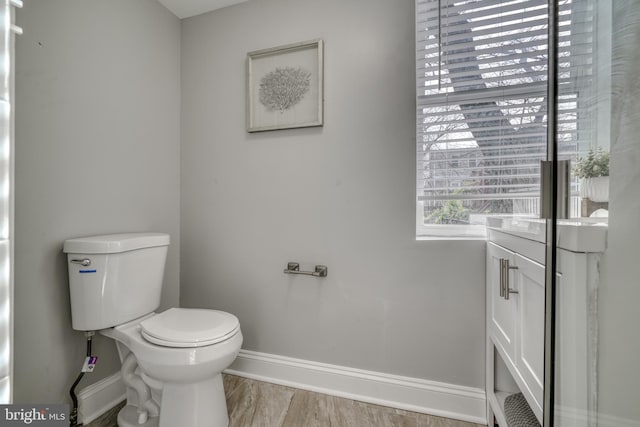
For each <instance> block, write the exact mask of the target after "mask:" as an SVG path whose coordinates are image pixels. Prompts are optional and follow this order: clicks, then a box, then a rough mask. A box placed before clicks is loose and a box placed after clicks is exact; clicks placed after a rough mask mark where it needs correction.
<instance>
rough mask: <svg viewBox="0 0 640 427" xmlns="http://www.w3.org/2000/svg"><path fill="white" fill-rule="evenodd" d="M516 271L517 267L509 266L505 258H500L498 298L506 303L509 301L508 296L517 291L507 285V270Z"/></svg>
mask: <svg viewBox="0 0 640 427" xmlns="http://www.w3.org/2000/svg"><path fill="white" fill-rule="evenodd" d="M517 269H518V267H517V266H515V265H509V260H508V259H507V258H500V296H501V297H502V298H504V299H506V300H507V301H508V300H509V295H511V294H517V293H518V291H516V290H515V289H513V288H511V287H510V285H509V270H517Z"/></svg>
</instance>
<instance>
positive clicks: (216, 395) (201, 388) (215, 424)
mask: <svg viewBox="0 0 640 427" xmlns="http://www.w3.org/2000/svg"><path fill="white" fill-rule="evenodd" d="M228 425H229V416H228V415H227V402H226V399H225V395H224V386H223V384H222V375H221V374H218V375H216V376H215V377H213V378H208V379H206V380H204V381H201V382H199V383H196V384H176V383H165V384H163V388H162V403H161V404H160V424H159V427H227V426H228Z"/></svg>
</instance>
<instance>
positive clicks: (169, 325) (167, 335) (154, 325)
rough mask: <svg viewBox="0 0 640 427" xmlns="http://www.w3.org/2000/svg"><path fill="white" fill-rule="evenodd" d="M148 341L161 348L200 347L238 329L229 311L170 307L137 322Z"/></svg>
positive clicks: (236, 319)
mask: <svg viewBox="0 0 640 427" xmlns="http://www.w3.org/2000/svg"><path fill="white" fill-rule="evenodd" d="M140 328H141V334H142V336H143V337H144V339H146V340H147V341H149V342H151V343H153V344H157V345H161V346H164V347H175V348H184V347H203V346H207V345H212V344H216V343H219V342H222V341H225V340H227V339H229V338H231V337H232V336H234V335H235V334H236V333H237V332H238V331H239V330H240V322H239V321H238V318H237V317H236V316H234V315H233V314H231V313H226V312H224V311H218V310H204V309H195V308H170V309H169V310H167V311H164V312H162V313H160V314H157V315H155V316H152V317H150V318H148V319H145V320H143V321H142V322H140Z"/></svg>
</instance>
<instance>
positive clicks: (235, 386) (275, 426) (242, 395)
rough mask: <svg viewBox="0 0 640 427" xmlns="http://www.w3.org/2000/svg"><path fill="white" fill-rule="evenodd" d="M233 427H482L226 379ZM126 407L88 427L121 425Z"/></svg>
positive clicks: (114, 426) (270, 385) (273, 385)
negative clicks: (118, 418)
mask: <svg viewBox="0 0 640 427" xmlns="http://www.w3.org/2000/svg"><path fill="white" fill-rule="evenodd" d="M224 390H225V393H226V396H227V409H228V410H229V427H481V425H480V424H473V423H465V422H462V421H456V420H450V419H447V418H440V417H434V416H431V415H424V414H418V413H415V412H408V411H402V410H400V409H393V408H387V407H385V406H378V405H370V404H368V403H362V402H358V401H355V400H349V399H342V398H340V397H334V396H328V395H325V394H319V393H313V392H310V391H305V390H299V389H295V388H291V387H284V386H280V385H275V384H269V383H264V382H260V381H253V380H249V379H246V378H241V377H236V376H233V375H224ZM120 407H122V405H118V407H116V408H113V409H112V410H111V411H109V412H108V413H106V414H104V415H103V416H101V417H100V418H99V419H97V420H95V421H93V422H91V423H89V424H88V425H87V426H86V427H117V424H116V417H117V416H118V411H119V410H120Z"/></svg>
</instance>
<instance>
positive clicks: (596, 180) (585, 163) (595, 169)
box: [573, 147, 609, 202]
mask: <svg viewBox="0 0 640 427" xmlns="http://www.w3.org/2000/svg"><path fill="white" fill-rule="evenodd" d="M573 174H574V175H575V176H576V177H578V178H580V197H582V198H585V199H590V200H591V201H593V202H608V201H609V152H608V151H605V150H604V149H603V148H602V147H597V148H596V149H593V148H591V149H589V152H588V153H587V156H586V157H578V160H577V162H576V164H575V166H574V167H573Z"/></svg>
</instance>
